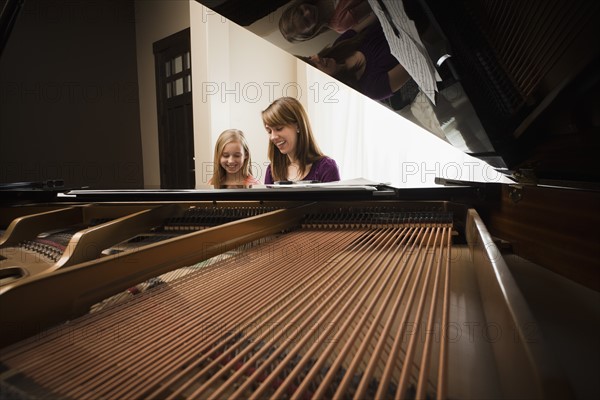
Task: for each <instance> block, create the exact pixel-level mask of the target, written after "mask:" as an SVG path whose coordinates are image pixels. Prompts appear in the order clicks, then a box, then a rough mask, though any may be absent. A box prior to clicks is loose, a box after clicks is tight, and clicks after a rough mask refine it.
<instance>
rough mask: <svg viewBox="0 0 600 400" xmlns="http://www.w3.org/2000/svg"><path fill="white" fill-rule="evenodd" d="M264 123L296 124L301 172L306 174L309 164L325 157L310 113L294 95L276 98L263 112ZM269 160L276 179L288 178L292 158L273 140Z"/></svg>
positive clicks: (269, 149) (297, 158) (297, 156)
mask: <svg viewBox="0 0 600 400" xmlns="http://www.w3.org/2000/svg"><path fill="white" fill-rule="evenodd" d="M262 120H263V123H264V124H265V126H266V125H268V126H270V127H275V126H294V125H295V126H296V127H297V133H298V141H297V142H296V151H295V152H296V154H294V156H295V158H296V160H298V169H299V172H300V174H302V175H305V174H306V172H307V171H306V170H307V166H308V165H309V164H312V163H313V162H315V161H317V160H320V159H321V158H323V157H324V155H323V153H322V152H321V149H319V146H318V145H317V142H316V141H315V139H314V136H313V133H312V129H311V127H310V122H309V121H308V115H307V114H306V111H304V107H302V104H301V103H300V102H299V101H298V100H296V99H295V98H293V97H281V98H279V99H277V100H275V101H274V102H273V103H271V105H269V107H267V108H266V109H265V110H264V111H263V112H262ZM267 154H268V156H269V161H271V174H272V175H273V179H274V180H279V181H281V180H287V169H288V166H289V165H290V159H289V157H288V156H287V155H286V154H282V153H281V152H280V151H279V149H277V147H275V145H274V144H273V142H271V141H269V147H268V153H267Z"/></svg>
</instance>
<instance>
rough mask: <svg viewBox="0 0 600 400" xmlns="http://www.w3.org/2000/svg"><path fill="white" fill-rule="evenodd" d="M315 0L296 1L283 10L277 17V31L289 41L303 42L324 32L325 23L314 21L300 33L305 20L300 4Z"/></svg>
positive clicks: (310, 2) (303, 27) (311, 2)
mask: <svg viewBox="0 0 600 400" xmlns="http://www.w3.org/2000/svg"><path fill="white" fill-rule="evenodd" d="M315 3H316V2H315V1H301V0H300V1H296V2H295V3H294V4H292V5H290V6H289V7H288V8H286V9H285V10H284V11H283V14H281V17H280V18H279V31H280V32H281V35H282V36H283V37H284V38H285V39H286V40H287V41H288V42H290V43H295V42H303V41H305V40H309V39H312V38H314V37H315V36H317V35H319V34H321V33H323V32H325V31H326V30H327V24H325V23H324V22H322V21H315V22H316V24H315V26H314V27H313V28H312V29H310V30H307V31H306V32H305V33H302V31H303V30H306V21H305V19H304V16H303V15H302V12H301V11H300V6H301V5H303V4H315Z"/></svg>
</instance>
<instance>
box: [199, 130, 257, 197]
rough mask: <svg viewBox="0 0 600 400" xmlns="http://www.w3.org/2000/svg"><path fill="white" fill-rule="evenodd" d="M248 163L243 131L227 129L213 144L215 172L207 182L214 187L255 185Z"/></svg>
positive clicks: (255, 181) (247, 150)
mask: <svg viewBox="0 0 600 400" xmlns="http://www.w3.org/2000/svg"><path fill="white" fill-rule="evenodd" d="M250 165H251V160H250V150H249V148H248V143H247V142H246V138H245V137H244V133H243V132H242V131H240V130H237V129H228V130H226V131H224V132H223V133H221V135H219V138H218V139H217V143H216V144H215V157H214V161H213V168H214V171H215V172H214V175H213V176H212V178H211V179H210V181H209V182H208V184H209V185H214V186H215V187H222V186H239V185H243V186H250V185H257V184H259V182H258V180H256V179H255V178H254V177H253V176H252V175H251V174H250Z"/></svg>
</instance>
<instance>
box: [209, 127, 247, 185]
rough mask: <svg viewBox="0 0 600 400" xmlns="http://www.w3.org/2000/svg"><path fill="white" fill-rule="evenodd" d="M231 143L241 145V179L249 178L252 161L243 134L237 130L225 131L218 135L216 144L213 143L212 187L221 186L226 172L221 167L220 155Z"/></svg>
mask: <svg viewBox="0 0 600 400" xmlns="http://www.w3.org/2000/svg"><path fill="white" fill-rule="evenodd" d="M231 142H239V143H240V144H241V145H242V148H243V149H244V153H245V158H244V163H243V164H242V168H241V169H240V172H241V173H242V177H243V178H244V179H246V178H247V177H248V176H250V166H251V165H252V160H251V159H250V148H249V147H248V142H247V141H246V137H245V136H244V132H242V131H240V130H239V129H227V130H226V131H223V132H222V133H221V134H220V135H219V138H218V139H217V143H215V156H214V159H213V170H214V173H213V177H212V178H211V180H210V181H211V183H212V184H213V185H220V184H222V183H223V182H224V180H225V177H226V176H227V172H226V171H225V169H224V168H223V167H222V166H221V155H222V154H223V150H224V149H225V146H227V145H228V144H229V143H231Z"/></svg>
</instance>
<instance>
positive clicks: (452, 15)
mask: <svg viewBox="0 0 600 400" xmlns="http://www.w3.org/2000/svg"><path fill="white" fill-rule="evenodd" d="M197 1H198V2H200V3H202V4H203V5H205V6H206V7H208V8H210V9H212V10H214V11H215V12H217V13H219V14H221V15H223V16H224V17H226V18H228V19H229V20H231V21H233V22H235V23H237V24H239V25H242V26H244V27H245V28H246V29H248V30H249V31H251V32H253V33H256V34H258V35H259V36H262V37H264V38H265V39H267V40H269V41H270V42H272V43H274V44H276V45H278V46H279V47H280V48H282V49H284V50H286V51H288V52H289V53H291V54H294V55H303V56H308V55H310V54H311V53H315V51H314V50H315V49H320V48H321V47H322V46H323V44H330V43H331V41H332V40H334V39H335V38H336V37H337V34H336V33H335V32H327V33H325V34H320V35H317V36H316V37H314V38H312V39H310V40H308V41H307V42H313V43H312V44H310V45H308V44H307V42H302V43H301V44H300V45H299V44H298V43H296V44H292V43H288V42H287V41H286V40H285V39H284V38H283V36H282V35H281V33H280V32H279V28H278V25H279V19H280V17H281V15H282V13H283V11H284V10H286V9H287V8H288V7H289V6H290V5H291V4H292V3H293V2H292V1H283V0H275V1H261V2H246V1H242V0H212V1H211V0H197ZM366 1H367V0H365V2H366ZM309 3H319V2H318V1H314V0H312V1H309ZM368 3H369V5H370V6H371V8H372V9H373V10H374V11H375V14H376V15H377V17H378V18H379V21H378V22H379V23H380V24H381V25H382V26H383V28H384V31H385V30H388V31H390V30H393V31H394V32H396V31H398V29H399V30H400V31H401V32H402V33H403V34H405V35H408V36H410V35H411V32H410V31H409V28H410V24H411V22H410V21H413V22H414V24H415V26H416V30H417V33H418V36H419V37H418V39H415V41H416V42H418V40H419V39H420V40H421V41H422V44H423V46H424V51H423V52H422V55H424V56H426V57H427V58H428V61H429V62H430V63H431V64H432V65H434V66H435V71H434V72H437V74H439V78H441V80H440V81H437V82H436V86H437V87H436V92H435V94H434V95H433V96H430V97H431V98H432V100H433V101H434V102H435V106H432V107H433V109H434V112H435V117H437V122H439V125H438V126H437V128H438V129H441V130H442V131H443V133H444V134H445V136H446V138H447V139H448V141H449V142H450V143H451V144H453V145H454V146H456V147H458V148H460V149H461V150H462V151H464V152H465V153H468V154H470V155H473V156H475V157H478V158H480V159H482V160H484V161H486V162H488V163H489V164H491V165H493V166H495V167H499V168H503V167H507V168H508V169H509V170H511V171H514V172H515V173H514V177H515V178H517V179H518V180H520V181H521V182H527V183H539V182H546V183H552V182H554V183H558V182H559V181H560V182H562V183H563V185H566V186H581V187H587V188H589V187H590V184H591V185H592V186H595V187H597V184H598V181H600V179H599V178H600V174H599V172H598V170H599V169H598V168H596V167H595V162H594V160H595V156H596V154H597V153H598V150H599V149H600V144H599V139H598V137H599V136H598V133H599V130H600V120H599V115H600V109H599V108H600V107H599V106H600V105H599V103H598V99H597V96H594V93H596V92H597V91H598V89H599V87H598V81H599V79H598V78H599V75H598V74H599V72H598V71H600V68H599V54H600V48H599V47H598V46H597V44H596V43H595V42H594V40H592V39H591V38H593V37H595V36H596V34H595V33H596V31H597V26H598V23H599V22H600V4H599V3H597V2H595V1H588V0H576V1H570V2H564V1H560V0H553V1H533V2H513V1H503V2H497V1H489V0H460V1H456V2H451V3H449V2H444V1H437V0H404V1H403V2H402V3H400V2H397V1H392V0H369V1H368ZM403 17H406V18H408V19H409V20H410V21H407V20H403ZM388 33H389V32H388ZM399 36H400V38H402V36H403V35H402V34H401V35H399ZM325 38H326V39H325ZM387 40H388V43H390V46H391V48H392V52H393V53H394V45H396V46H397V43H393V40H390V36H389V35H388V36H387ZM406 42H410V40H407V41H406ZM398 51H399V52H400V53H401V52H402V51H408V50H406V49H404V48H401V49H399V50H398ZM408 53H409V54H408V58H406V57H405V58H404V61H401V64H403V66H405V67H406V68H407V70H408V69H410V68H409V67H410V66H408V65H405V64H406V63H407V61H406V60H409V61H412V62H416V61H415V57H416V56H420V54H417V53H410V51H408ZM405 56H406V54H405ZM399 59H400V60H402V59H401V58H399ZM411 76H412V77H413V78H415V79H411V80H410V81H409V83H407V84H406V85H405V87H403V88H402V89H401V90H400V91H398V92H396V94H395V95H394V96H393V97H392V98H390V99H388V100H385V101H382V103H384V104H385V105H386V106H388V107H389V108H390V109H392V110H394V111H396V112H398V113H399V114H401V115H404V116H406V115H410V111H409V110H408V109H409V108H410V101H407V98H406V96H407V95H408V96H412V98H410V97H409V100H411V99H413V98H414V95H415V93H416V92H415V90H416V91H418V90H419V87H420V91H421V92H425V91H427V90H426V89H424V88H425V86H426V85H424V83H423V80H422V79H418V78H419V77H417V76H416V75H415V74H412V73H411ZM407 92H408V94H407ZM410 92H412V94H411V93H410ZM413 114H414V113H413ZM413 122H417V123H418V124H419V125H421V126H422V127H424V128H426V129H428V130H430V131H432V126H431V125H429V126H428V125H427V124H425V123H420V121H418V120H417V121H414V120H413ZM421 122H422V121H421ZM433 129H435V128H433ZM565 182H569V183H568V184H565Z"/></svg>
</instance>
